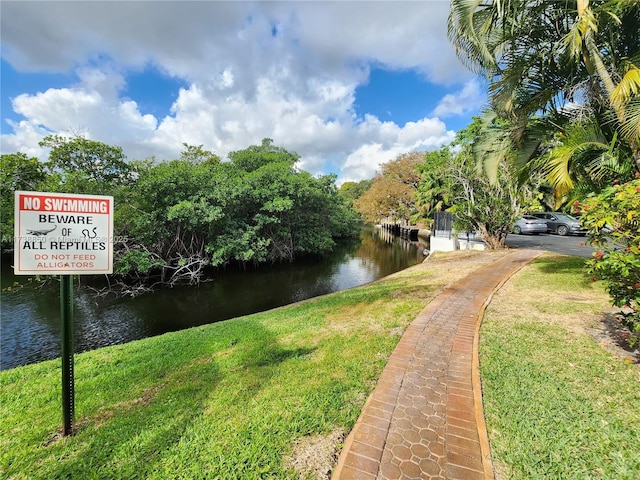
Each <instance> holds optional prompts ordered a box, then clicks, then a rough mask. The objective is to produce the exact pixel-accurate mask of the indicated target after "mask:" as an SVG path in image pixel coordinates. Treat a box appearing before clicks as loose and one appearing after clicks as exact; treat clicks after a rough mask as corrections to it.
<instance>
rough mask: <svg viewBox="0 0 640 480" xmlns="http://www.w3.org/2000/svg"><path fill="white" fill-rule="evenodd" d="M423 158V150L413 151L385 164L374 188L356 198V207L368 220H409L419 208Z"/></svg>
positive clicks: (375, 180)
mask: <svg viewBox="0 0 640 480" xmlns="http://www.w3.org/2000/svg"><path fill="white" fill-rule="evenodd" d="M423 160H424V153H423V152H411V153H403V154H401V155H398V157H396V158H395V159H394V160H392V161H390V162H388V163H385V164H384V165H382V169H381V172H380V173H378V174H377V175H376V177H375V178H374V179H373V183H372V184H371V188H370V189H369V190H367V191H366V192H365V193H364V194H363V195H362V196H361V197H360V198H358V199H357V200H356V201H355V202H354V206H355V208H356V210H357V211H358V212H359V213H360V214H361V215H362V216H363V217H364V218H365V219H366V221H368V222H372V223H376V222H381V221H384V220H387V221H391V222H402V223H408V222H409V221H410V219H411V217H412V216H413V215H414V213H415V212H416V204H415V194H416V191H417V188H418V184H419V183H420V173H419V171H418V165H420V164H421V163H422V162H423Z"/></svg>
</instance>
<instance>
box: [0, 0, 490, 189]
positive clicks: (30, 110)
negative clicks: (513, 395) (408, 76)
mask: <svg viewBox="0 0 640 480" xmlns="http://www.w3.org/2000/svg"><path fill="white" fill-rule="evenodd" d="M448 7H449V2H445V1H434V2H407V3H401V2H275V3H272V2H202V1H194V2H185V1H180V2H178V1H175V2H173V1H162V2H159V1H158V2H153V3H151V2H101V1H94V2H3V5H2V18H1V22H2V23H1V26H0V27H1V32H2V44H3V49H2V55H3V58H4V59H5V60H6V61H8V62H9V63H11V65H12V66H13V67H14V68H15V69H17V70H22V71H31V72H42V71H55V72H69V71H73V70H72V69H75V72H76V75H77V77H78V83H77V84H76V85H73V86H70V87H68V88H57V89H53V88H50V89H47V90H44V91H42V92H40V93H37V94H23V95H19V96H17V97H16V98H14V99H13V109H14V110H15V112H16V113H19V114H20V115H22V116H24V118H25V120H23V121H20V122H11V123H10V125H11V126H12V128H13V133H12V134H5V135H2V151H3V152H6V151H17V150H20V151H23V152H25V153H28V154H29V155H36V156H40V157H43V156H44V155H45V154H46V153H45V152H42V150H41V149H39V148H36V147H35V146H34V145H37V142H38V140H39V139H40V138H42V136H43V135H45V134H47V133H58V132H65V131H69V130H72V131H77V132H85V133H86V134H87V136H89V137H90V138H92V139H95V140H99V141H102V142H105V143H108V144H113V145H119V146H121V147H122V148H123V150H124V151H125V153H126V154H127V156H128V157H129V158H131V159H135V158H145V157H148V156H151V155H155V156H157V157H158V158H161V159H170V158H176V157H177V156H178V154H179V152H180V151H181V149H182V144H183V142H184V143H189V144H193V145H200V144H202V145H203V146H204V148H207V149H210V150H213V151H215V152H216V153H217V154H219V155H221V156H223V157H224V156H226V154H227V153H228V152H229V151H232V150H237V149H241V148H246V147H247V146H249V145H251V144H259V143H260V141H261V139H262V138H264V137H270V138H273V139H274V141H275V142H276V143H277V144H278V145H282V146H284V147H285V148H288V149H290V150H293V151H296V152H298V153H299V154H300V155H301V157H302V158H301V167H302V168H304V169H306V170H308V171H310V172H312V173H314V174H318V173H328V172H335V173H337V174H339V176H340V180H341V181H345V180H360V179H363V178H370V177H371V176H373V174H374V173H375V171H376V170H377V169H378V168H379V166H380V164H381V163H383V162H385V161H389V160H392V159H393V158H395V157H396V156H397V155H399V154H401V153H405V152H407V151H411V150H425V149H431V148H437V147H438V146H439V145H441V144H442V143H446V142H449V141H451V139H452V138H453V132H451V131H450V130H448V129H447V128H446V125H445V124H444V123H443V122H442V121H441V120H439V119H438V118H422V119H415V120H414V121H412V122H408V123H406V124H405V125H402V126H401V125H398V124H396V123H394V122H391V121H381V120H380V119H378V118H376V117H375V116H372V115H365V116H364V117H363V118H358V117H357V116H356V114H355V107H354V105H355V102H356V98H355V92H356V88H357V87H358V85H360V84H362V83H363V82H365V81H366V79H367V76H368V72H369V68H371V66H372V65H374V66H385V67H386V68H402V69H415V70H417V71H420V72H421V73H422V74H423V75H424V76H425V78H429V79H431V80H432V81H437V82H441V83H443V84H453V83H454V82H459V81H460V79H467V78H471V75H470V74H469V73H468V72H466V71H465V70H464V69H463V67H462V66H461V65H460V63H459V62H458V61H457V59H456V58H455V54H454V53H453V50H452V48H451V47H450V46H449V45H448V43H447V41H446V33H445V28H446V27H445V23H446V15H447V12H448ZM148 65H153V66H154V67H155V68H156V69H158V70H159V71H161V72H165V73H166V74H167V75H172V76H175V77H177V78H180V79H182V80H184V84H185V85H186V87H184V88H181V89H180V90H179V92H178V94H177V98H176V99H175V101H174V103H173V105H172V107H171V112H170V115H167V116H165V117H164V118H161V117H154V116H153V115H150V114H143V113H142V112H141V110H140V108H139V106H138V104H137V103H136V101H135V100H136V99H135V98H125V97H124V96H123V92H124V91H125V87H126V74H127V72H129V71H140V70H142V69H144V68H145V66H148ZM479 95H480V93H479V87H478V85H477V84H475V83H473V82H469V83H467V84H466V85H465V87H464V88H463V90H462V91H461V92H459V93H458V94H455V95H453V96H447V97H445V98H444V99H443V100H442V102H441V103H440V105H439V106H438V107H437V108H436V111H435V112H434V113H435V115H436V116H439V117H445V116H447V115H452V114H460V113H464V112H465V110H456V109H455V107H456V105H457V103H458V101H460V100H461V101H463V102H465V104H466V105H470V104H471V103H472V102H475V103H476V104H477V97H478V96H479Z"/></svg>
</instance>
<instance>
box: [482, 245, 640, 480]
mask: <svg viewBox="0 0 640 480" xmlns="http://www.w3.org/2000/svg"><path fill="white" fill-rule="evenodd" d="M582 262H583V260H581V259H576V258H568V257H552V256H549V255H547V256H545V257H543V258H541V259H539V260H538V261H536V262H535V263H534V264H532V265H530V266H528V267H527V268H525V269H524V270H523V271H522V272H521V273H519V274H518V275H516V276H514V277H513V278H512V279H511V280H510V281H509V282H508V283H507V284H506V285H505V286H504V287H503V288H502V289H501V290H500V291H499V292H498V293H497V294H496V295H495V296H494V298H493V300H492V302H491V305H490V306H489V308H488V309H487V312H486V316H485V319H484V322H483V325H482V329H481V344H480V361H481V374H482V382H483V383H482V384H483V393H484V407H485V415H486V418H487V428H488V431H489V437H490V441H491V448H492V455H493V460H494V464H495V465H496V467H497V471H498V473H499V478H512V479H527V480H528V479H534V478H550V479H551V478H557V479H581V480H582V479H587V478H606V479H612V480H613V479H615V480H622V479H637V478H640V369H639V368H638V365H634V364H632V363H631V359H630V358H629V357H625V356H621V355H619V354H620V353H621V349H620V348H619V347H616V346H615V345H612V344H611V342H610V340H609V338H608V337H607V336H605V335H602V333H601V331H602V325H603V320H605V319H606V316H605V315H603V313H604V311H606V310H608V308H607V303H608V299H607V297H606V295H605V294H604V293H603V290H602V288H601V285H599V284H597V283H596V284H593V283H591V282H590V281H588V279H585V277H584V276H583V275H581V274H580V268H581V267H582ZM607 347H609V348H607Z"/></svg>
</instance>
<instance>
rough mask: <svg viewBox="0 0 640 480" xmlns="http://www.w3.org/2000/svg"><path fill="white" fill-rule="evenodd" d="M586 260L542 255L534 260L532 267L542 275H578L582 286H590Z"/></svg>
mask: <svg viewBox="0 0 640 480" xmlns="http://www.w3.org/2000/svg"><path fill="white" fill-rule="evenodd" d="M586 261H587V259H585V258H581V257H571V256H565V255H543V256H541V257H538V258H537V259H536V260H534V263H533V265H534V266H536V267H537V268H538V269H539V270H540V271H541V272H542V273H547V274H555V275H562V274H570V275H575V274H578V275H580V279H581V281H580V283H581V284H582V285H585V286H586V285H591V283H592V281H591V280H590V279H589V277H588V276H587V269H586Z"/></svg>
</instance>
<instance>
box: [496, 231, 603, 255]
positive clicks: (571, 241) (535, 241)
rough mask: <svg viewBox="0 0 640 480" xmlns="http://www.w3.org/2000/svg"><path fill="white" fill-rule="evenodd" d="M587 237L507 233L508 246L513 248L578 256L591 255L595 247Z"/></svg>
mask: <svg viewBox="0 0 640 480" xmlns="http://www.w3.org/2000/svg"><path fill="white" fill-rule="evenodd" d="M586 239H587V237H576V236H573V235H568V236H566V237H561V236H560V235H551V234H540V235H514V234H509V235H507V242H506V243H507V246H508V247H511V248H532V249H535V250H547V251H549V252H555V253H562V254H564V255H574V256H576V257H586V258H589V257H591V254H592V253H593V251H594V249H593V247H592V246H590V245H580V244H581V243H585V241H586Z"/></svg>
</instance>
